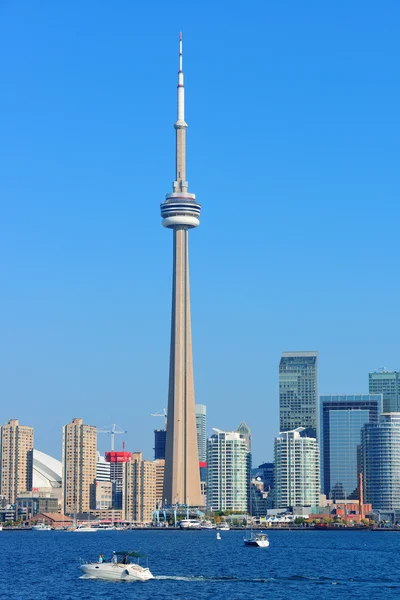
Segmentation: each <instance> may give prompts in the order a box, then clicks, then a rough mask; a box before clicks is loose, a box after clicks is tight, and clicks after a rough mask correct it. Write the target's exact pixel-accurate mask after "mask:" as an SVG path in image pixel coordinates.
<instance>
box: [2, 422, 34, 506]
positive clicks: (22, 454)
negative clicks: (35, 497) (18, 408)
mask: <svg viewBox="0 0 400 600" xmlns="http://www.w3.org/2000/svg"><path fill="white" fill-rule="evenodd" d="M0 438H1V441H0V496H4V497H5V499H6V502H7V503H9V504H15V502H16V499H17V497H18V496H19V495H20V493H21V492H27V491H30V490H31V489H32V471H33V427H27V426H26V425H20V424H19V421H18V419H11V420H10V421H9V422H8V423H7V425H3V426H2V427H0Z"/></svg>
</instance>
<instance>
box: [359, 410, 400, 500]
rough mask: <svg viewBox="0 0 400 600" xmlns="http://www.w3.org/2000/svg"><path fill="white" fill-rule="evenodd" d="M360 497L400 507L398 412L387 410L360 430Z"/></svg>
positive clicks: (399, 430)
mask: <svg viewBox="0 0 400 600" xmlns="http://www.w3.org/2000/svg"><path fill="white" fill-rule="evenodd" d="M361 465H362V473H363V481H364V501H365V502H367V503H371V504H372V507H373V508H374V509H375V510H397V511H400V413H387V414H383V415H381V416H380V417H379V422H378V423H368V424H367V425H364V427H363V428H362V430H361Z"/></svg>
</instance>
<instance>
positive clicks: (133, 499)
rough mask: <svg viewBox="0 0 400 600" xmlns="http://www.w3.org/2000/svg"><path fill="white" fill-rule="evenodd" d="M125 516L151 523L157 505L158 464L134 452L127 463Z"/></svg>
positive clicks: (138, 521) (130, 519) (127, 518)
mask: <svg viewBox="0 0 400 600" xmlns="http://www.w3.org/2000/svg"><path fill="white" fill-rule="evenodd" d="M125 470H126V475H125V478H124V479H125V482H124V483H125V490H124V494H123V501H124V516H125V519H126V520H127V521H131V522H136V523H151V522H152V520H153V515H152V513H153V511H154V510H155V507H156V464H155V462H151V461H149V460H143V456H142V453H141V452H134V453H133V454H132V460H131V461H130V462H127V463H125Z"/></svg>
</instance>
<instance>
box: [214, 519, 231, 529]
mask: <svg viewBox="0 0 400 600" xmlns="http://www.w3.org/2000/svg"><path fill="white" fill-rule="evenodd" d="M217 529H219V530H220V531H229V530H230V527H229V525H228V523H227V522H226V521H223V522H222V523H220V524H219V525H217Z"/></svg>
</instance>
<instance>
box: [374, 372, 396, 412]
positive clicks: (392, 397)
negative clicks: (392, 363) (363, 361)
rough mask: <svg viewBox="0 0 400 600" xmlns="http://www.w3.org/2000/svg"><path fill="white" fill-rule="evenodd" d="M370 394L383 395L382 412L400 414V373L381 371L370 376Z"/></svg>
mask: <svg viewBox="0 0 400 600" xmlns="http://www.w3.org/2000/svg"><path fill="white" fill-rule="evenodd" d="M368 380H369V393H370V394H382V396H383V408H382V412H384V413H390V412H400V373H399V372H398V371H387V370H386V369H380V370H379V371H374V372H373V373H369V374H368Z"/></svg>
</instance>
